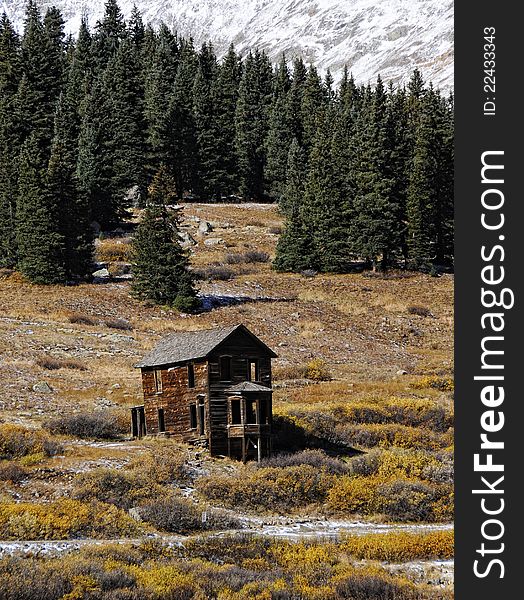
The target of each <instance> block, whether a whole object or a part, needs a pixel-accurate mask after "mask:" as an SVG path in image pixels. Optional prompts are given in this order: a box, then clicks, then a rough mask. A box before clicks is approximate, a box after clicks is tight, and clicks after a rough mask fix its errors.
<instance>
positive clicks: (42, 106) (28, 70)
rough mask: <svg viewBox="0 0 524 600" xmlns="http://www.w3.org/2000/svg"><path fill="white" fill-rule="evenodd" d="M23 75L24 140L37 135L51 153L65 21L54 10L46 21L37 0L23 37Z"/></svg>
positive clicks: (20, 100)
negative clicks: (42, 17)
mask: <svg viewBox="0 0 524 600" xmlns="http://www.w3.org/2000/svg"><path fill="white" fill-rule="evenodd" d="M22 60H23V77H22V79H21V82H20V85H19V88H18V94H17V108H18V111H19V116H18V118H19V122H20V132H21V140H22V141H23V140H25V139H27V137H29V136H30V135H33V136H35V138H36V139H37V141H38V143H39V145H40V148H41V149H42V151H43V152H44V154H46V155H47V156H49V151H50V147H51V138H52V136H53V122H54V115H55V109H56V103H57V101H58V97H59V95H60V90H61V86H62V83H63V67H64V46H63V20H62V17H61V16H60V13H59V12H58V11H56V10H55V9H50V10H49V11H48V13H47V15H46V19H45V23H44V22H43V21H42V19H41V16H40V13H39V11H38V8H37V6H36V4H35V2H34V0H29V1H28V4H27V11H26V22H25V30H24V35H23V38H22Z"/></svg>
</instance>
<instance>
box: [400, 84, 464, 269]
mask: <svg viewBox="0 0 524 600" xmlns="http://www.w3.org/2000/svg"><path fill="white" fill-rule="evenodd" d="M419 109H420V116H419V121H418V127H417V129H416V131H415V148H414V155H413V163H412V170H411V177H410V181H409V187H408V191H407V220H408V248H409V259H410V264H411V266H413V267H415V268H424V269H427V268H430V267H431V265H449V264H450V263H451V262H452V253H453V192H452V188H453V186H452V182H453V143H452V135H451V131H452V127H451V117H450V115H449V114H448V113H447V106H446V102H445V101H443V100H442V98H441V97H440V95H439V94H437V93H435V92H434V90H433V89H432V88H430V90H429V91H428V92H426V93H425V94H424V96H423V98H422V100H421V101H420V106H419Z"/></svg>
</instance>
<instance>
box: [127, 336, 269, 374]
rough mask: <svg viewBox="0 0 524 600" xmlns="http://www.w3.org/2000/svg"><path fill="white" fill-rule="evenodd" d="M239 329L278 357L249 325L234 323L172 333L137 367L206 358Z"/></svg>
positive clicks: (158, 365)
mask: <svg viewBox="0 0 524 600" xmlns="http://www.w3.org/2000/svg"><path fill="white" fill-rule="evenodd" d="M237 330H241V331H244V332H245V333H247V334H248V335H249V336H251V337H252V338H253V339H254V341H255V342H257V343H258V344H259V345H261V346H263V347H264V348H266V349H267V351H268V354H270V356H272V357H273V358H275V357H276V354H275V353H274V352H273V350H271V349H270V348H268V347H267V346H266V345H265V344H264V343H263V342H262V341H261V340H260V339H259V338H257V337H256V335H254V334H253V333H251V332H250V331H249V329H248V328H247V327H245V326H244V325H234V326H232V327H225V328H219V329H207V330H201V331H181V332H177V333H171V334H170V335H168V336H166V337H165V338H163V339H162V340H160V342H159V343H158V344H157V345H156V346H155V347H154V348H153V349H152V350H151V352H149V353H148V354H147V355H146V356H144V358H143V359H142V360H141V361H140V362H138V363H137V364H136V365H135V367H137V368H145V367H160V366H164V365H170V364H175V363H180V362H186V361H188V360H195V359H198V358H205V357H206V356H208V355H209V354H210V353H211V352H212V351H213V350H214V349H215V348H216V347H217V346H219V345H220V344H221V343H222V342H224V341H225V340H226V339H227V338H228V337H229V336H230V335H231V334H232V333H234V332H235V331H237Z"/></svg>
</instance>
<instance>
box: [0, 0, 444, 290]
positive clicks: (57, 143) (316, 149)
mask: <svg viewBox="0 0 524 600" xmlns="http://www.w3.org/2000/svg"><path fill="white" fill-rule="evenodd" d="M63 23H64V21H63V18H62V15H61V14H60V12H59V11H58V10H57V9H55V8H50V9H48V10H47V12H46V13H45V14H42V13H41V12H40V10H39V8H38V6H37V3H35V1H34V0H29V1H28V3H27V11H26V20H25V27H24V31H23V33H20V34H19V33H17V32H16V31H15V29H14V27H13V25H12V24H11V23H10V21H9V19H8V18H7V16H6V15H5V14H4V15H3V17H2V18H1V21H0V266H2V267H9V268H16V269H17V270H18V271H20V272H21V273H22V274H23V275H25V277H26V278H28V279H29V280H30V281H33V282H36V283H65V282H68V281H72V280H82V279H85V278H86V277H88V276H89V274H90V273H91V271H92V254H93V240H94V229H93V226H92V225H93V223H97V224H99V226H100V227H101V229H102V230H104V229H106V228H109V227H114V226H115V225H117V224H118V223H119V222H120V221H121V220H122V219H124V218H125V217H126V214H127V211H128V210H129V209H130V208H131V206H130V204H131V200H130V196H129V193H128V191H129V190H130V189H131V188H135V189H137V190H139V193H138V196H139V198H140V199H141V200H140V208H144V207H146V206H149V207H150V208H149V209H147V210H149V211H151V210H154V211H156V214H157V218H156V219H155V218H154V215H149V220H148V219H147V218H145V219H144V222H145V225H144V227H146V226H149V227H151V228H155V227H156V228H157V229H158V227H164V229H165V230H166V231H168V230H169V228H170V227H171V228H173V227H174V228H175V229H176V219H171V217H169V216H168V215H167V214H166V210H167V209H166V208H165V207H166V206H170V205H174V204H176V203H177V202H180V201H187V202H190V201H192V200H199V201H205V202H240V201H255V202H275V203H278V205H279V210H280V212H281V213H282V214H283V215H284V216H285V219H286V224H285V227H284V230H283V232H282V235H281V236H280V239H279V242H278V246H277V254H276V258H275V260H274V263H273V266H274V268H275V269H277V270H279V271H303V270H307V269H312V270H315V271H318V272H331V273H344V272H349V271H351V270H352V266H353V265H354V264H355V263H357V262H360V263H362V262H364V263H366V264H369V265H370V266H373V267H375V266H380V267H382V268H387V267H389V266H403V267H407V268H411V269H415V270H423V271H427V272H430V271H434V270H437V271H438V270H450V269H452V265H453V133H454V132H453V98H452V96H449V97H446V96H444V95H443V94H441V93H440V92H439V91H438V90H436V89H434V88H433V87H432V85H431V84H430V83H425V82H424V81H423V79H422V77H421V74H420V73H419V72H418V71H414V72H413V75H412V77H411V80H410V82H409V84H408V86H407V87H397V86H395V85H393V84H390V85H385V84H384V83H383V82H382V81H381V80H380V79H378V81H376V82H373V84H372V85H371V84H370V85H357V84H356V83H355V81H354V80H353V78H352V76H351V73H350V70H349V69H346V71H345V74H344V77H343V79H342V80H341V81H340V82H339V83H338V84H336V85H335V82H334V81H333V78H332V76H331V75H330V73H329V71H328V72H327V74H325V75H322V76H321V75H320V74H319V72H318V71H317V69H316V68H315V65H309V64H305V62H303V61H302V60H301V59H298V58H295V59H293V60H288V59H287V57H282V60H281V62H280V63H279V64H277V65H274V64H271V62H270V60H269V59H268V57H267V56H266V55H265V54H264V52H261V51H258V50H254V51H252V52H250V53H249V54H247V55H245V56H240V55H239V54H237V52H236V51H235V48H234V47H233V46H232V47H231V48H230V49H229V52H228V53H227V54H226V55H225V56H224V57H222V58H220V59H218V58H217V56H216V55H215V53H214V51H213V47H212V45H211V44H204V45H203V46H202V47H201V48H195V47H194V44H193V42H192V40H191V39H184V38H181V37H179V36H178V35H177V33H176V32H173V31H171V30H170V29H169V28H168V27H167V26H164V25H162V26H160V27H159V28H156V29H153V28H152V27H150V26H146V25H145V24H144V22H143V20H142V17H141V15H140V13H139V11H138V10H136V9H135V11H134V13H133V15H132V16H131V18H130V19H128V20H127V22H126V21H125V20H124V18H123V15H122V13H121V11H120V9H119V6H118V4H117V1H116V0H108V1H107V3H106V7H105V16H104V18H103V19H102V20H101V21H99V22H98V23H96V24H91V23H87V22H85V21H83V22H82V24H81V27H80V30H79V33H78V35H76V36H74V37H73V36H66V35H65V33H64V26H63ZM151 207H154V209H153V208H151ZM159 214H160V215H161V217H162V214H163V215H164V216H163V217H162V218H161V217H158V215H159ZM148 223H149V225H148ZM158 223H161V225H158ZM146 233H147V232H146ZM157 233H158V232H157ZM144 235H145V238H147V240H146V241H147V243H148V244H149V245H150V246H151V244H152V243H153V242H152V241H151V238H150V237H148V236H147V235H146V234H144V233H143V234H142V238H144ZM166 235H167V234H166ZM157 237H158V239H160V238H162V235H161V233H158V235H157ZM162 239H163V242H162V243H164V242H165V236H164V238H162ZM160 243H161V242H159V244H160ZM146 245H147V244H146ZM153 245H154V244H153ZM164 246H165V243H164ZM164 250H165V248H164ZM137 251H138V252H139V250H137ZM165 251H166V252H168V250H165ZM148 252H149V255H150V256H152V254H151V253H153V254H154V252H155V249H154V248H153V249H151V248H149V249H148ZM156 252H157V254H158V256H159V259H161V258H162V256H165V253H164V255H163V254H162V250H161V249H159V248H158V247H156ZM177 257H178V258H177ZM171 258H172V260H173V261H174V262H175V263H176V264H177V265H180V264H182V265H184V264H186V263H184V261H187V257H185V256H184V255H183V253H180V252H178V250H177V251H176V256H175V257H174V258H173V257H171ZM177 261H178V262H177ZM167 262H169V261H167ZM138 263H140V261H139V260H137V264H138ZM184 285H185V287H186V289H187V290H190V289H191V283H190V282H189V281H185V282H184ZM191 293H192V292H190V291H188V292H187V293H185V294H184V295H185V296H187V295H189V296H191ZM146 295H147V293H146Z"/></svg>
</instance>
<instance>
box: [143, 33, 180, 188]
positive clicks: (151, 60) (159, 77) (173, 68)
mask: <svg viewBox="0 0 524 600" xmlns="http://www.w3.org/2000/svg"><path fill="white" fill-rule="evenodd" d="M162 32H164V33H162ZM171 38H172V36H171V34H170V33H169V31H167V28H165V27H164V28H162V29H161V32H160V34H159V39H158V42H155V44H154V48H149V49H148V50H147V53H146V55H145V56H144V57H143V62H144V64H145V67H144V69H145V71H144V73H145V75H144V81H145V83H144V117H145V122H146V164H145V167H146V174H147V178H148V180H150V179H151V178H152V177H153V175H154V173H155V172H156V171H158V169H159V168H160V165H161V164H171V163H172V154H171V150H170V149H171V142H170V140H171V129H170V124H169V112H168V111H166V99H168V98H169V97H170V96H171V93H172V90H173V86H174V83H175V77H176V73H177V52H178V51H177V49H175V47H174V46H173V40H172V39H171ZM144 48H146V45H145V43H144ZM144 52H146V50H144ZM150 53H151V54H150ZM171 166H172V164H171Z"/></svg>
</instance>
